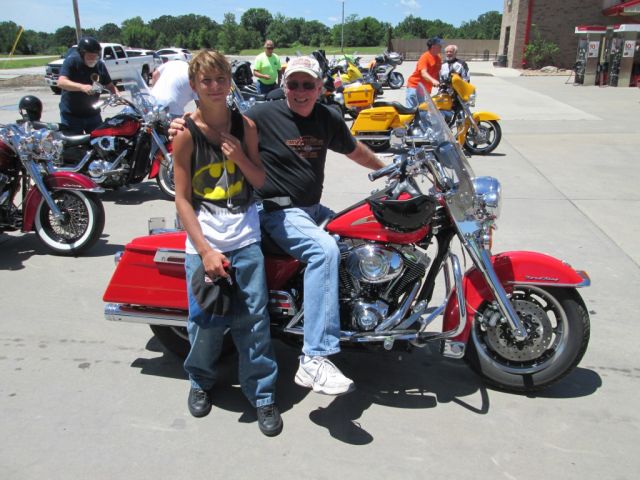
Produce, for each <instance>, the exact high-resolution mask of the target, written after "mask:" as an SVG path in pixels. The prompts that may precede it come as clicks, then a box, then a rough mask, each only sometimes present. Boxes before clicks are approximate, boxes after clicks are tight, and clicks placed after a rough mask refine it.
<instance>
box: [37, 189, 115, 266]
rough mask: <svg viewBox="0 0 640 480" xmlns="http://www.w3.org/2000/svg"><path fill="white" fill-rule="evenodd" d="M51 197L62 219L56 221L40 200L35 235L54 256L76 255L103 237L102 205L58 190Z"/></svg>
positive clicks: (86, 195)
mask: <svg viewBox="0 0 640 480" xmlns="http://www.w3.org/2000/svg"><path fill="white" fill-rule="evenodd" d="M51 196H52V197H53V200H54V202H55V203H56V205H57V206H58V208H59V209H60V211H61V212H62V215H63V216H62V218H56V217H55V216H54V215H53V213H52V212H51V209H50V208H49V205H48V204H47V202H46V201H45V200H44V198H43V199H42V200H41V201H40V204H39V205H38V209H37V211H36V217H35V227H36V233H37V235H38V237H39V238H40V240H42V241H43V242H44V244H45V245H46V246H47V247H49V248H50V249H51V250H53V252H54V253H56V254H58V255H79V254H81V253H82V252H84V251H85V250H87V249H88V248H90V247H91V246H92V245H93V244H94V243H96V241H97V240H98V238H99V237H100V235H102V230H103V229H104V207H103V206H102V202H101V201H100V199H98V198H97V197H96V196H95V195H93V194H90V193H86V192H82V191H79V190H57V191H54V192H51Z"/></svg>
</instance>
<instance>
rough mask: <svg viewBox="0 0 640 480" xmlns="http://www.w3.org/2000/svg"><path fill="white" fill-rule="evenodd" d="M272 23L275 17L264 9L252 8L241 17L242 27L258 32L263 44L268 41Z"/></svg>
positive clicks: (260, 41)
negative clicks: (268, 31) (268, 32)
mask: <svg viewBox="0 0 640 480" xmlns="http://www.w3.org/2000/svg"><path fill="white" fill-rule="evenodd" d="M272 21H273V16H272V15H271V14H270V13H269V11H268V10H266V9H264V8H250V9H249V10H247V11H246V12H244V13H243V14H242V17H240V25H242V26H243V27H244V29H245V30H247V31H248V32H252V31H255V32H258V34H259V39H260V40H259V43H261V44H262V43H264V41H265V40H266V39H267V30H268V29H269V25H270V24H271V22H272ZM259 46H260V45H259Z"/></svg>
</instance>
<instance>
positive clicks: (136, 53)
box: [126, 48, 164, 72]
mask: <svg viewBox="0 0 640 480" xmlns="http://www.w3.org/2000/svg"><path fill="white" fill-rule="evenodd" d="M126 50H127V55H128V56H129V57H140V56H143V55H151V56H152V57H153V62H154V63H155V64H156V67H155V68H158V67H159V66H160V65H162V64H163V63H164V62H163V61H162V57H160V55H158V54H157V53H156V52H155V51H153V50H146V49H144V48H127V49H126ZM155 68H154V70H155ZM152 72H153V70H152Z"/></svg>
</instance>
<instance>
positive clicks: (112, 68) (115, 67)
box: [44, 43, 162, 95]
mask: <svg viewBox="0 0 640 480" xmlns="http://www.w3.org/2000/svg"><path fill="white" fill-rule="evenodd" d="M100 46H101V47H102V60H103V61H104V63H105V65H106V66H107V70H108V71H109V75H110V76H111V80H113V81H114V83H117V82H118V81H119V80H122V79H123V78H125V77H126V76H127V73H130V72H131V71H132V70H133V71H134V72H139V73H140V74H141V75H142V78H144V80H145V81H146V82H147V83H149V80H150V79H151V74H152V73H153V71H154V70H155V69H156V68H157V67H158V66H159V65H162V59H159V58H157V59H156V58H155V57H154V56H153V55H129V54H128V53H127V51H126V50H125V49H124V47H123V46H122V45H120V44H117V43H101V44H100ZM75 48H76V47H75V46H73V47H71V48H70V49H69V50H68V51H67V53H66V55H65V57H66V56H67V55H69V53H71V52H73V51H74V50H75ZM63 62H64V58H61V59H60V60H54V61H53V62H51V63H49V64H48V65H47V66H46V68H45V75H44V79H45V82H47V85H49V87H50V88H51V91H52V92H53V93H55V94H56V95H57V94H59V93H60V87H58V77H59V76H60V69H61V68H62V63H63Z"/></svg>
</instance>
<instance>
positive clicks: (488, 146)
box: [464, 120, 502, 155]
mask: <svg viewBox="0 0 640 480" xmlns="http://www.w3.org/2000/svg"><path fill="white" fill-rule="evenodd" d="M478 128H479V129H480V134H479V135H475V134H474V132H473V131H472V130H471V129H469V131H468V132H467V138H466V139H465V141H464V148H466V149H467V151H468V152H469V153H471V154H473V155H486V154H487V153H491V152H493V151H494V150H495V149H496V147H497V146H498V145H499V144H500V140H501V139H502V128H501V127H500V124H499V123H498V122H497V120H488V121H487V120H481V121H479V122H478Z"/></svg>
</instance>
